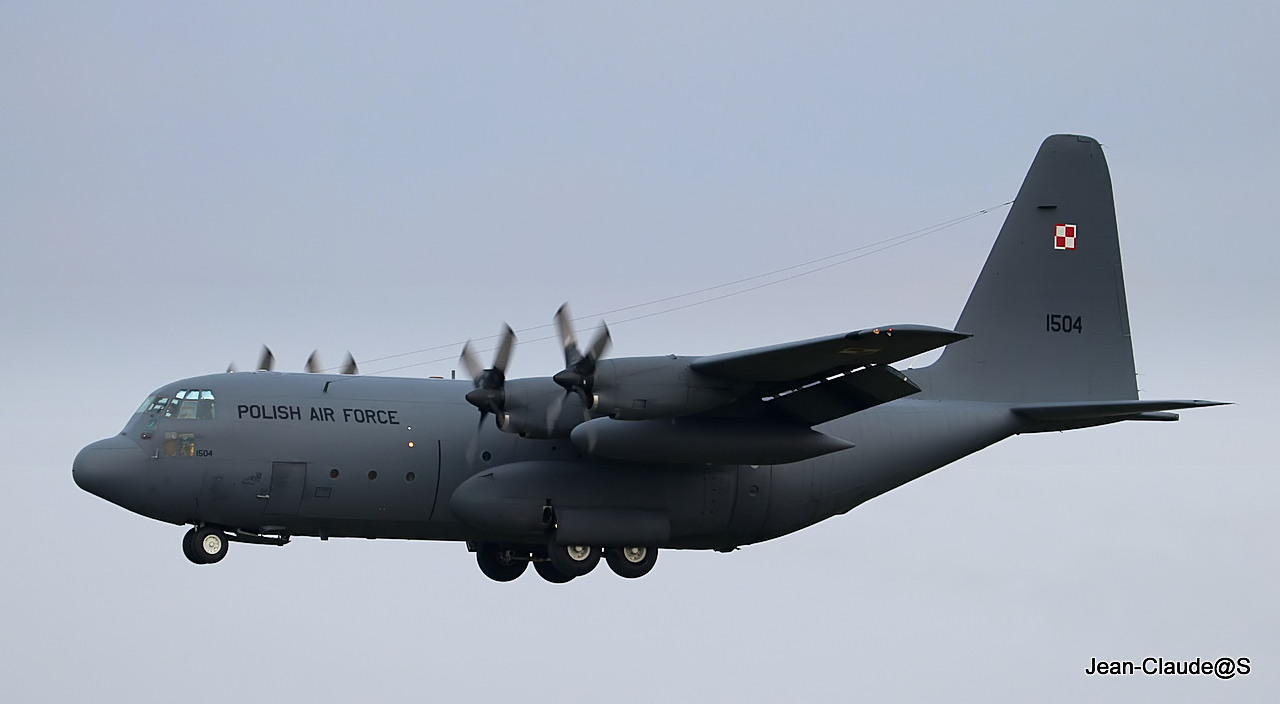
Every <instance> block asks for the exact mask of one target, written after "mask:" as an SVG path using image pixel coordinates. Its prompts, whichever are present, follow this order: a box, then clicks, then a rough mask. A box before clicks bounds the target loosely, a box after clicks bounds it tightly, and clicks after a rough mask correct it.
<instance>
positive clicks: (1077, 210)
mask: <svg viewBox="0 0 1280 704" xmlns="http://www.w3.org/2000/svg"><path fill="white" fill-rule="evenodd" d="M956 330H958V331H960V332H965V333H970V334H972V335H973V337H972V338H970V339H968V340H964V341H961V342H957V343H955V344H954V345H951V346H949V347H947V349H946V351H945V352H944V353H943V355H942V357H941V358H940V359H939V360H938V361H937V362H936V363H935V364H934V365H933V366H932V367H930V368H929V369H928V370H927V372H926V373H925V374H922V375H920V376H919V377H917V376H915V375H913V376H912V378H913V379H917V380H918V381H922V382H925V383H926V384H927V386H926V392H925V393H926V394H927V395H928V396H930V397H934V398H955V399H972V400H989V401H1009V402H1015V403H1027V402H1058V401H1098V400H1104V399H1105V400H1123V399H1136V398H1138V388H1137V381H1136V376H1135V374H1134V367H1133V347H1132V345H1131V344H1130V339H1129V312H1128V307H1127V305H1126V303H1125V296H1124V276H1123V274H1122V272H1121V268H1120V241H1119V239H1118V237H1117V234H1116V214H1115V202H1114V200H1113V198H1112V193H1111V175H1110V173H1109V172H1108V171H1107V162H1106V159H1105V158H1104V157H1103V155H1102V147H1101V145H1099V144H1098V142H1097V141H1095V140H1093V139H1091V138H1089V137H1081V136H1077V135H1061V134H1060V135H1054V136H1052V137H1049V138H1048V139H1046V140H1045V141H1044V144H1042V145H1040V151H1039V153H1038V154H1036V158H1035V161H1034V162H1032V164H1031V170H1030V171H1029V172H1027V177H1026V179H1025V180H1024V181H1023V182H1022V189H1021V190H1020V191H1018V197H1017V200H1015V201H1014V204H1013V208H1012V209H1011V210H1010V211H1009V216H1008V217H1007V218H1006V219H1005V221H1004V226H1003V227H1002V228H1001V229H1000V236H999V237H998V238H996V243H995V246H994V247H992V249H991V254H990V255H988V257H987V263H986V264H985V265H984V266H983V267H982V273H981V274H980V275H979V276H978V281H977V283H976V284H974V287H973V292H972V293H971V294H969V301H968V303H966V304H965V307H964V311H963V312H962V313H961V314H960V320H959V322H957V323H956ZM921 371H925V370H921Z"/></svg>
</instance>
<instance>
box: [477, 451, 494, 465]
mask: <svg viewBox="0 0 1280 704" xmlns="http://www.w3.org/2000/svg"><path fill="white" fill-rule="evenodd" d="M480 459H482V460H484V461H485V462H488V461H489V460H491V459H493V453H491V452H489V451H488V450H485V451H484V453H483V454H481V455H480Z"/></svg>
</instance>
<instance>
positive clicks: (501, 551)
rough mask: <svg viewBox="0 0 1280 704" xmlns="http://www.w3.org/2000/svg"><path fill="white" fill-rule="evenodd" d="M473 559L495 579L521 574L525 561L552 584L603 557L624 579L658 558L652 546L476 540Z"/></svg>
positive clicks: (578, 573) (575, 575)
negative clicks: (532, 543)
mask: <svg viewBox="0 0 1280 704" xmlns="http://www.w3.org/2000/svg"><path fill="white" fill-rule="evenodd" d="M474 550H475V553H476V563H477V564H479V566H480V571H481V572H483V573H484V575H485V576H486V577H488V578H489V579H492V580H494V581H496V582H510V581H512V580H514V579H516V578H517V577H519V576H520V575H522V574H524V572H525V569H526V568H527V567H528V566H529V563H530V562H532V563H533V569H534V571H535V572H537V573H538V576H540V577H542V578H543V579H545V580H547V581H548V582H551V583H552V584H564V583H565V582H568V581H570V580H572V579H576V578H578V577H581V576H583V575H586V574H588V573H590V572H591V570H593V569H595V567H596V565H598V564H600V558H601V557H604V559H605V562H606V563H608V565H609V569H611V570H613V572H614V574H617V575H618V576H619V577H625V578H627V579H635V578H637V577H643V576H645V575H646V574H648V573H649V571H650V570H652V569H653V566H654V564H656V563H657V561H658V549H657V548H656V547H652V546H624V547H608V548H602V547H599V546H595V545H556V544H555V543H554V542H551V543H548V544H547V545H541V546H529V545H506V544H502V543H480V544H478V545H475V546H474Z"/></svg>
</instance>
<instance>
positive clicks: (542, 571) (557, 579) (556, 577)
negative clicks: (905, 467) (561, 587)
mask: <svg viewBox="0 0 1280 704" xmlns="http://www.w3.org/2000/svg"><path fill="white" fill-rule="evenodd" d="M533 569H534V571H535V572H537V573H538V576H539V577H541V578H543V579H545V580H547V581H548V582H551V583H552V584H564V583H565V582H568V581H571V580H572V579H573V577H570V576H569V575H567V574H565V573H563V572H561V571H560V570H558V569H556V566H555V565H553V564H551V563H550V562H549V561H547V560H543V561H541V562H535V563H533Z"/></svg>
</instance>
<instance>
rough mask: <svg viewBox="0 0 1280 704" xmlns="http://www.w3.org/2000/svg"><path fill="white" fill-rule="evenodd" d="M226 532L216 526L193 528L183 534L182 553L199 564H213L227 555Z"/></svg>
mask: <svg viewBox="0 0 1280 704" xmlns="http://www.w3.org/2000/svg"><path fill="white" fill-rule="evenodd" d="M229 542H230V541H228V540H227V536H226V534H224V533H223V532H222V531H220V530H216V529H214V528H192V529H191V530H189V531H187V532H186V535H183V536H182V554H183V555H186V556H187V559H188V560H191V561H192V562H194V563H195V564H197V565H211V564H213V563H215V562H217V561H218V560H221V559H222V558H223V557H226V555H227V545H228V543H229Z"/></svg>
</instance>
